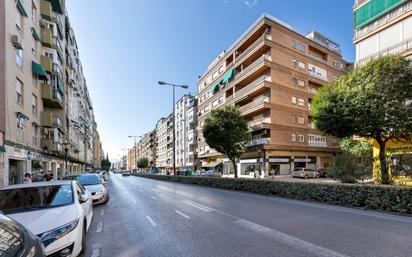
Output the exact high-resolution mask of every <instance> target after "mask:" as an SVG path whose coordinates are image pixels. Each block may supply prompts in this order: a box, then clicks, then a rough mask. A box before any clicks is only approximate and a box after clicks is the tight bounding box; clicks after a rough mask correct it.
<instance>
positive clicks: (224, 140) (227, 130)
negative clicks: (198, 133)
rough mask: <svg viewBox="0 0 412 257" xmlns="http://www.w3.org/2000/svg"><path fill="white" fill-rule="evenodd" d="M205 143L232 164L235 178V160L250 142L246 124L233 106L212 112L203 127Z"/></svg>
mask: <svg viewBox="0 0 412 257" xmlns="http://www.w3.org/2000/svg"><path fill="white" fill-rule="evenodd" d="M203 136H204V138H205V139H206V143H207V144H208V145H209V146H210V147H211V148H214V149H215V150H216V151H218V152H220V153H222V154H224V155H226V156H227V158H229V160H230V161H231V162H232V164H233V168H234V172H235V178H237V177H238V176H237V167H236V159H238V158H239V157H240V155H241V153H242V152H243V151H244V149H245V146H246V143H247V142H248V141H249V140H250V133H249V130H248V126H247V122H246V120H245V118H243V117H242V116H241V114H240V111H239V110H238V108H237V107H235V106H226V107H225V108H223V109H216V110H212V112H211V114H210V116H209V117H207V118H206V120H205V123H204V125H203Z"/></svg>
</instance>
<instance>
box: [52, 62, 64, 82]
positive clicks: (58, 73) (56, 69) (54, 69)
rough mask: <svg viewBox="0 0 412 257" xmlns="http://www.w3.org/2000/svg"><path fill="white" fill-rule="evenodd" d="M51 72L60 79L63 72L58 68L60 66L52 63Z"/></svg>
mask: <svg viewBox="0 0 412 257" xmlns="http://www.w3.org/2000/svg"><path fill="white" fill-rule="evenodd" d="M53 72H54V73H56V74H57V76H59V77H60V78H62V77H63V72H62V69H61V68H60V64H58V63H55V62H54V63H53Z"/></svg>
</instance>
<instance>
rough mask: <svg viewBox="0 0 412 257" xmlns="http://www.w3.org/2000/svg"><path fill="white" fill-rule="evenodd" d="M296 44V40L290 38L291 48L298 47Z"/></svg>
mask: <svg viewBox="0 0 412 257" xmlns="http://www.w3.org/2000/svg"><path fill="white" fill-rule="evenodd" d="M297 45H298V44H297V43H296V40H294V39H292V48H294V49H296V48H297V47H298V46H297Z"/></svg>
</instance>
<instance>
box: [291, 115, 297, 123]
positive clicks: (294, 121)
mask: <svg viewBox="0 0 412 257" xmlns="http://www.w3.org/2000/svg"><path fill="white" fill-rule="evenodd" d="M297 122H298V116H296V115H292V123H297Z"/></svg>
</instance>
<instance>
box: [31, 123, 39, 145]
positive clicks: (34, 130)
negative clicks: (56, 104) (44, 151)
mask: <svg viewBox="0 0 412 257" xmlns="http://www.w3.org/2000/svg"><path fill="white" fill-rule="evenodd" d="M37 135H38V127H37V125H36V124H33V125H32V143H33V146H37Z"/></svg>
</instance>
